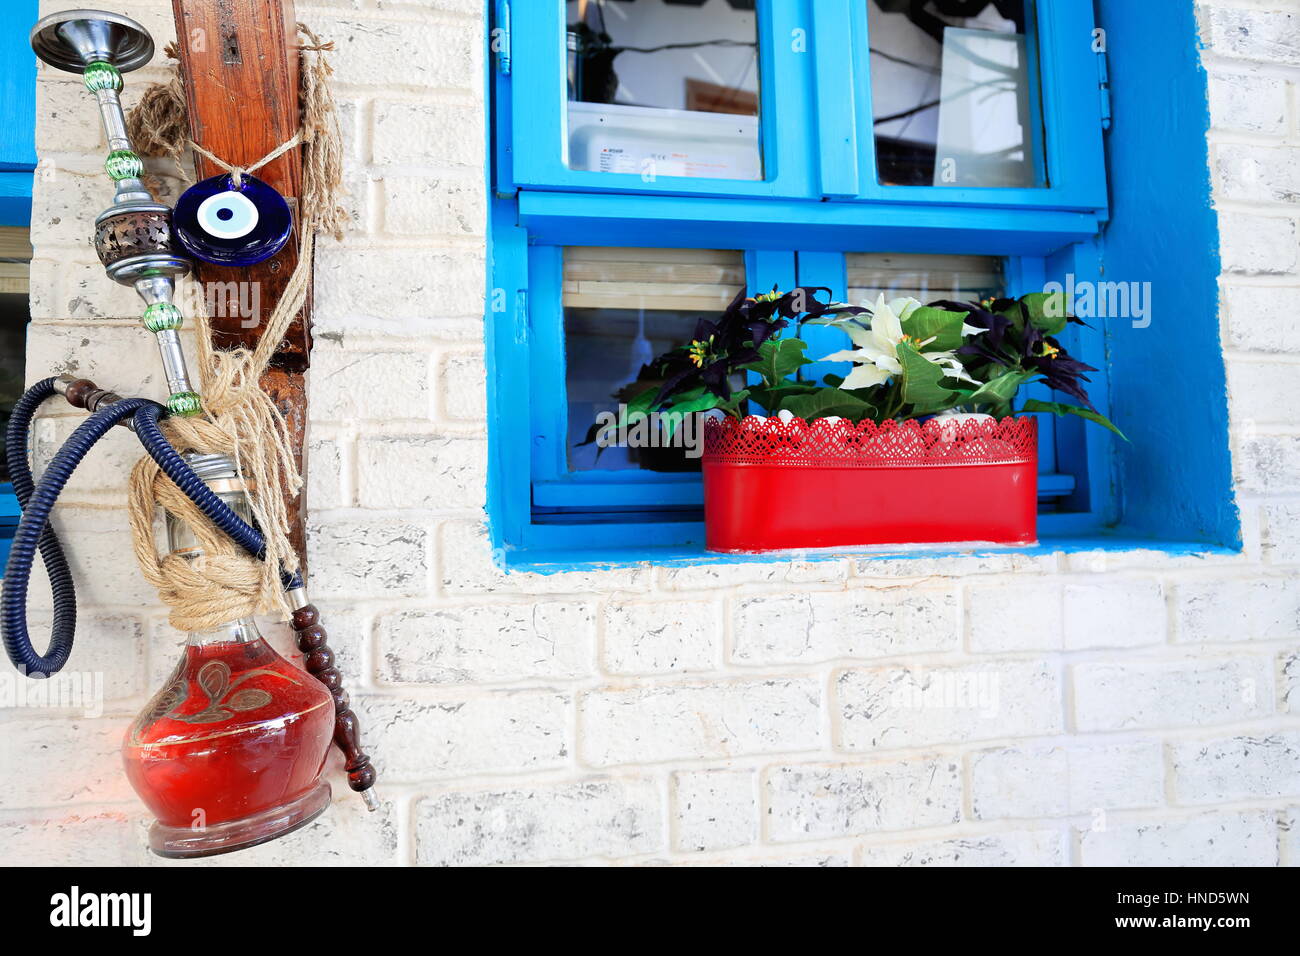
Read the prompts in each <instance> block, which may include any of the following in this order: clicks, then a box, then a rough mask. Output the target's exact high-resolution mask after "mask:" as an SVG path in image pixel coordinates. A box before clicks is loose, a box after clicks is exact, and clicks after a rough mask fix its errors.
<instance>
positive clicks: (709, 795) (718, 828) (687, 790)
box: [672, 770, 758, 852]
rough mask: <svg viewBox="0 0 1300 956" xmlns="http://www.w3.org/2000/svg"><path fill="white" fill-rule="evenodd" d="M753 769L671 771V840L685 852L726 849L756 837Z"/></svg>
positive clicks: (755, 795)
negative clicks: (673, 772) (672, 772)
mask: <svg viewBox="0 0 1300 956" xmlns="http://www.w3.org/2000/svg"><path fill="white" fill-rule="evenodd" d="M754 777H755V775H754V772H753V771H752V770H698V771H680V772H678V773H675V774H673V778H672V779H673V844H674V846H675V847H676V848H677V849H678V850H683V851H686V852H706V851H712V850H729V849H732V848H734V847H739V846H748V845H749V844H751V843H753V842H754V841H755V840H757V839H758V789H757V784H756V781H755V779H754Z"/></svg>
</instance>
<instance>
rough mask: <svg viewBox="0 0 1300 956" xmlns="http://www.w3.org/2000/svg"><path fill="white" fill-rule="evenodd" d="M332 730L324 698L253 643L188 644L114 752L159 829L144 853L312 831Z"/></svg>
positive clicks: (243, 843) (205, 849)
mask: <svg viewBox="0 0 1300 956" xmlns="http://www.w3.org/2000/svg"><path fill="white" fill-rule="evenodd" d="M244 626H246V627H248V628H250V629H251V630H252V634H256V631H255V628H253V627H252V624H251V622H244ZM333 729H334V706H333V699H332V698H331V697H330V694H329V692H328V691H327V690H326V689H325V688H324V687H323V686H322V685H321V684H320V683H319V682H317V681H316V680H314V679H313V678H312V677H310V676H309V675H308V674H306V673H305V672H303V671H302V670H301V669H300V668H298V667H296V666H295V665H294V664H292V663H290V662H289V661H287V660H285V659H284V658H283V657H281V656H280V655H279V654H277V653H276V652H275V651H274V650H272V649H271V647H270V645H268V644H267V643H266V642H265V640H263V639H262V637H261V636H260V635H257V636H255V637H252V639H251V640H249V639H243V640H233V641H230V640H227V641H217V642H204V643H193V642H191V643H190V644H188V645H187V646H186V647H185V651H184V656H183V657H182V659H181V662H180V664H179V665H178V666H177V668H176V670H175V671H174V672H173V674H172V676H171V678H170V679H169V680H168V682H167V684H166V685H165V686H164V687H163V689H162V690H161V691H159V692H158V693H157V694H156V695H155V696H154V698H153V700H151V701H150V702H149V704H148V706H146V707H145V709H144V711H143V712H142V713H141V714H140V715H139V716H138V717H137V718H136V720H135V722H134V723H133V724H132V725H131V729H130V730H129V731H128V733H127V738H126V741H125V742H124V743H123V746H122V756H123V761H124V763H125V765H126V773H127V777H128V778H129V779H130V781H131V785H132V787H134V788H135V791H136V793H138V794H139V795H140V798H141V799H142V800H143V801H144V802H145V804H147V805H148V807H149V809H150V810H152V811H153V814H154V816H155V817H157V820H158V822H157V823H155V824H154V826H153V828H152V830H151V831H150V834H149V843H150V846H151V848H152V849H153V850H154V852H155V853H158V854H160V855H162V856H169V857H188V856H206V855H210V854H213V853H225V852H228V851H231V850H238V849H242V848H244V847H248V846H253V845H254V844H257V843H264V842H266V841H267V840H271V839H274V838H276V837H278V836H282V835H284V834H286V833H289V832H291V831H292V830H295V829H297V828H298V827H300V826H303V825H304V824H306V823H308V822H310V821H311V820H312V819H313V818H314V817H315V816H316V815H317V814H319V813H320V812H321V811H322V810H323V809H325V807H326V806H327V805H328V804H329V800H330V789H329V785H328V784H326V783H322V782H321V780H320V775H321V770H322V769H323V767H324V764H325V756H326V753H327V751H328V749H329V745H330V738H331V736H332V734H333Z"/></svg>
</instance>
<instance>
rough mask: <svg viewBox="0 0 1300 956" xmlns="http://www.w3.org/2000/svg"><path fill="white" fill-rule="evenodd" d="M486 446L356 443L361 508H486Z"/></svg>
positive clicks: (472, 442) (440, 440) (386, 440)
mask: <svg viewBox="0 0 1300 956" xmlns="http://www.w3.org/2000/svg"><path fill="white" fill-rule="evenodd" d="M486 492H487V442H485V441H482V440H480V439H477V438H447V437H380V438H363V439H362V440H361V441H359V442H358V443H357V501H358V503H359V504H360V505H361V507H363V508H420V509H429V510H438V511H444V510H457V509H467V508H482V507H483V501H484V498H485V495H486Z"/></svg>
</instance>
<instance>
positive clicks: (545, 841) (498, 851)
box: [415, 777, 664, 866]
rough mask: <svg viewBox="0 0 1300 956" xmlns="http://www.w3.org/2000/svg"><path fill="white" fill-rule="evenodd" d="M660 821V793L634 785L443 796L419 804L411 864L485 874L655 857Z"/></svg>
mask: <svg viewBox="0 0 1300 956" xmlns="http://www.w3.org/2000/svg"><path fill="white" fill-rule="evenodd" d="M663 814H664V808H663V801H662V799H661V798H660V795H659V788H658V786H656V785H655V783H654V782H653V781H651V780H646V779H642V778H637V777H629V778H599V779H594V780H590V781H579V782H573V783H563V784H558V785H548V786H523V787H520V788H518V789H497V790H480V791H476V792H468V793H457V792H451V793H444V794H440V795H436V796H431V797H428V798H425V799H423V800H421V801H419V803H417V804H416V808H415V827H416V859H417V861H418V862H420V863H423V864H434V865H442V866H446V865H459V866H483V865H487V864H493V863H536V862H542V861H545V860H576V859H581V858H582V857H588V856H603V857H618V856H628V855H631V854H636V853H653V852H654V851H655V850H658V849H661V848H662V847H663Z"/></svg>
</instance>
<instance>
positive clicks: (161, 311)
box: [143, 302, 185, 332]
mask: <svg viewBox="0 0 1300 956" xmlns="http://www.w3.org/2000/svg"><path fill="white" fill-rule="evenodd" d="M143 321H144V327H145V328H146V329H148V330H149V331H150V332H163V331H166V330H167V329H179V328H180V327H181V326H182V325H184V324H185V316H183V315H182V314H181V310H180V309H178V308H177V307H176V306H174V305H172V304H171V303H170V302H154V303H153V304H152V305H150V306H149V307H148V308H147V309H145V310H144V319H143Z"/></svg>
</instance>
